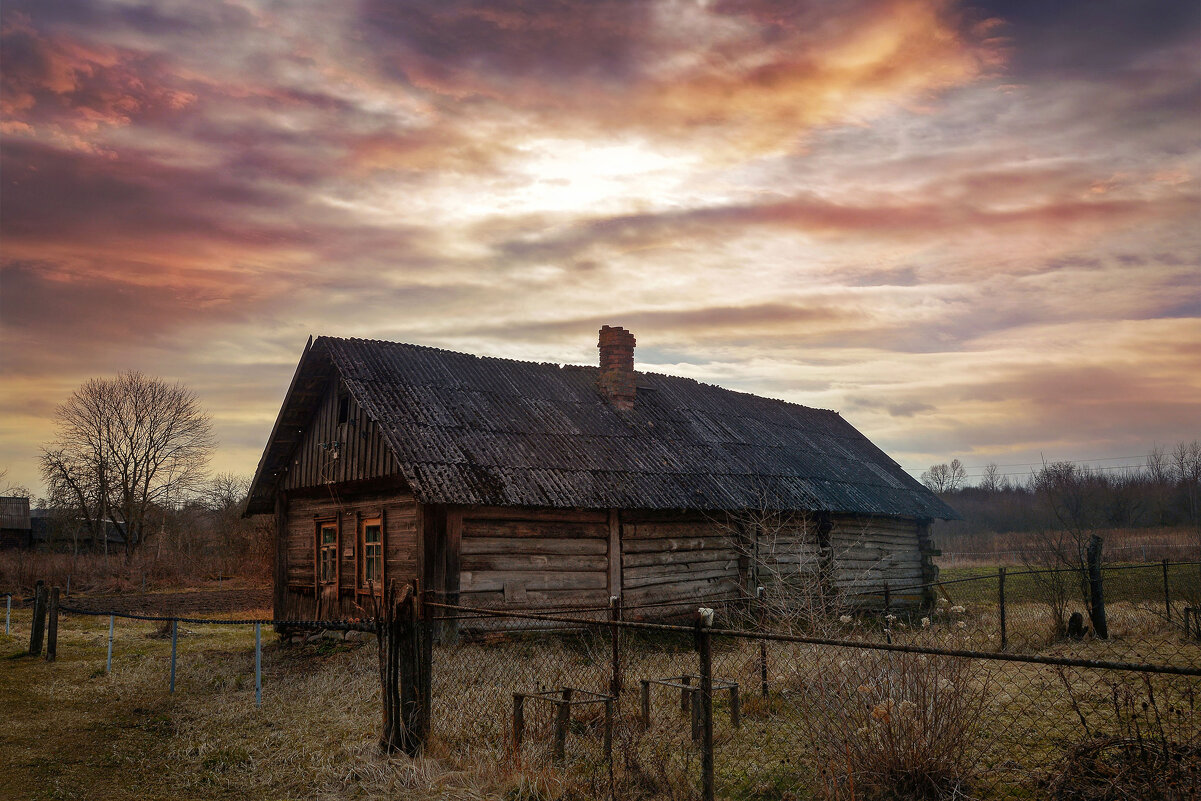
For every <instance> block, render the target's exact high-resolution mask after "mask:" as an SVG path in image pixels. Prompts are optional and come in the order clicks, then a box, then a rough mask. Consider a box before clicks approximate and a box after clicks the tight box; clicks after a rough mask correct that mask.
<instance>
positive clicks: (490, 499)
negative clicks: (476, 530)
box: [248, 337, 956, 518]
mask: <svg viewBox="0 0 1201 801" xmlns="http://www.w3.org/2000/svg"><path fill="white" fill-rule="evenodd" d="M306 374H311V375H312V376H313V378H321V377H324V376H327V375H331V374H338V375H340V376H341V378H342V380H343V381H344V382H345V384H346V386H347V388H348V389H349V391H350V393H351V395H353V397H354V399H355V401H356V402H357V403H358V404H359V405H361V406H362V407H363V409H364V410H365V411H366V412H367V413H368V414H369V415H370V416H371V418H372V419H373V420H375V421H376V423H377V424H379V426H380V427H381V429H382V431H383V434H384V436H385V438H386V440H387V442H388V444H389V445H390V446H391V448H392V450H393V451H394V453H395V455H396V458H397V461H398V462H399V463H400V466H401V471H402V472H403V474H404V478H405V480H406V481H407V482H408V483H409V485H410V487H411V488H412V490H413V492H414V494H415V495H416V496H417V498H418V500H420V501H422V502H423V503H453V504H467V505H490V506H546V507H582V508H601V509H604V508H614V507H615V508H640V509H706V510H719V509H741V508H758V507H762V506H769V507H772V508H777V509H808V510H813V511H830V512H851V513H859V514H881V515H896V516H904V517H915V518H954V517H956V514H955V512H954V511H953V510H952V509H951V508H950V507H948V506H947V505H946V504H944V503H943V502H942V501H940V500H939V499H938V498H937V497H936V496H935V495H934V494H933V493H931V492H930V491H929V490H927V489H926V488H925V487H924V486H922V485H921V484H920V483H919V482H917V481H916V480H914V479H913V477H911V476H910V475H909V474H907V473H906V472H905V471H904V470H902V469H901V467H900V466H899V465H898V464H897V463H896V462H894V461H893V460H892V459H890V458H888V456H887V455H886V454H885V453H884V452H883V451H881V450H880V449H879V448H877V447H876V446H875V445H873V444H872V443H871V442H870V441H869V440H868V439H867V438H866V437H864V436H863V435H862V434H860V433H859V432H858V431H856V430H855V428H854V427H853V426H851V425H850V424H849V423H848V422H847V421H846V420H844V419H843V418H842V417H841V416H839V415H838V414H837V413H836V412H832V411H826V410H822V409H811V408H808V407H805V406H800V405H798V404H794V403H787V402H785V401H780V400H772V399H769V398H763V397H759V396H757V395H750V394H747V393H743V392H734V391H732V390H728V389H723V388H722V387H716V386H712V385H709V384H702V383H700V382H697V381H694V380H692V379H689V378H678V377H674V376H666V375H660V374H656V373H637V387H638V389H637V400H636V402H635V404H634V408H633V409H632V410H629V411H619V410H617V409H614V408H613V407H612V406H611V405H610V404H609V403H608V402H607V401H606V400H605V399H604V397H603V396H602V395H601V394H600V392H599V391H598V390H597V388H596V379H597V374H598V368H596V367H580V366H560V365H557V364H538V363H534V362H521V361H514V360H510V359H497V358H488V357H480V356H473V355H471V354H467V353H456V352H452V351H446V350H439V349H436V348H428V347H421V346H417V345H406V344H400V343H395V342H381V341H374V340H362V339H337V338H333V337H319V338H318V339H317V340H316V341H315V342H313V344H312V347H311V349H306V352H305V356H304V358H303V359H302V361H301V364H300V366H299V367H298V370H297V377H296V379H294V381H293V389H292V390H289V397H291V396H292V394H293V392H294V391H296V387H297V384H298V382H299V383H301V384H304V380H305V377H306ZM310 385H311V382H310ZM304 397H305V398H309V399H311V398H315V397H316V395H315V394H314V393H313V392H311V391H309V392H306V393H305V394H304ZM291 406H292V407H293V408H290V406H289V401H288V400H285V404H284V409H283V410H282V411H281V412H280V418H281V420H283V419H285V418H286V419H287V420H289V421H295V420H298V419H303V418H304V416H305V415H304V412H305V410H304V409H300V408H295V406H296V404H295V403H293V404H291ZM289 425H292V423H289ZM276 428H277V432H273V440H274V439H275V433H278V431H279V430H280V429H281V428H282V427H281V426H280V424H279V423H277V426H276ZM296 439H297V438H296V437H295V436H294V435H293V436H289V437H287V442H278V443H273V442H269V443H268V449H267V452H265V453H264V456H263V462H262V463H260V465H259V474H258V475H256V477H255V482H254V484H255V485H254V487H253V488H252V500H251V504H250V508H248V513H255V512H268V511H271V508H272V493H273V491H274V486H273V483H274V482H273V479H271V478H270V467H271V465H272V464H280V465H282V464H286V463H287V459H288V458H290V453H291V452H290V450H288V449H289V448H292V447H295V441H296ZM273 445H274V447H273Z"/></svg>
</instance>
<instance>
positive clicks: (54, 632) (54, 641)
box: [46, 587, 62, 662]
mask: <svg viewBox="0 0 1201 801" xmlns="http://www.w3.org/2000/svg"><path fill="white" fill-rule="evenodd" d="M61 596H62V590H60V589H59V588H58V587H54V588H52V589H51V590H50V615H49V622H48V625H47V627H46V661H47V662H53V661H54V660H55V658H57V657H58V602H59V600H60V598H61Z"/></svg>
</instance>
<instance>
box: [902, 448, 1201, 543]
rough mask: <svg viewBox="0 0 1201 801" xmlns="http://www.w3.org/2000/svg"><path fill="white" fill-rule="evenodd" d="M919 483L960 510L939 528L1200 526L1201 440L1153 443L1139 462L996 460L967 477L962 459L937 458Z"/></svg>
mask: <svg viewBox="0 0 1201 801" xmlns="http://www.w3.org/2000/svg"><path fill="white" fill-rule="evenodd" d="M921 480H922V483H923V484H925V485H926V486H927V487H929V488H930V489H931V490H932V491H934V492H935V493H937V494H938V495H939V496H940V497H941V498H943V500H945V501H946V502H947V503H949V504H950V505H951V507H952V508H954V509H955V510H956V511H958V512H959V513H960V514H961V515H962V516H963V520H960V521H953V522H951V523H948V524H947V525H946V526H945V527H944V526H942V525H941V524H940V528H941V529H942V530H943V531H944V532H945V533H946V534H947V535H949V536H954V535H956V534H981V533H1007V532H1042V531H1048V530H1054V529H1063V528H1065V527H1070V528H1073V529H1080V530H1096V529H1103V528H1144V527H1146V528H1150V527H1162V526H1170V527H1188V528H1193V529H1195V530H1196V529H1199V528H1201V517H1199V514H1198V513H1199V502H1201V442H1199V441H1197V440H1194V441H1192V442H1178V443H1176V445H1174V446H1173V447H1171V448H1165V447H1158V446H1157V447H1155V448H1153V449H1152V450H1151V451H1150V453H1148V454H1147V457H1146V459H1145V461H1144V463H1143V464H1142V465H1137V466H1132V467H1123V468H1121V469H1118V470H1105V469H1098V468H1095V467H1089V466H1088V465H1085V464H1079V463H1076V462H1070V461H1054V462H1045V463H1044V464H1042V465H1041V466H1040V467H1037V468H1035V469H1034V470H1032V471H1031V472H1030V474H1029V475H1028V476H1025V477H1014V476H1008V475H1002V474H1001V471H1000V468H999V467H998V465H996V464H990V465H988V466H987V467H985V468H984V473H983V475H982V476H981V478H980V482H979V483H978V484H977V485H974V486H968V485H967V471H966V469H965V468H964V467H963V465H962V464H961V463H960V462H959V460H958V459H955V460H953V461H951V462H949V463H945V464H938V465H933V466H931V467H930V469H929V470H927V471H925V472H924V473H922V476H921Z"/></svg>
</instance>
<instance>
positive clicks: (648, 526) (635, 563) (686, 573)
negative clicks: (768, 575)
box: [621, 512, 743, 617]
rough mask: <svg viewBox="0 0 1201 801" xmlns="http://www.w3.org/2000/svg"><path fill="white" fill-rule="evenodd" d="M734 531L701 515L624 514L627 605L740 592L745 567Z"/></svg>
mask: <svg viewBox="0 0 1201 801" xmlns="http://www.w3.org/2000/svg"><path fill="white" fill-rule="evenodd" d="M730 534H731V530H730V528H729V527H728V526H725V525H722V524H719V523H718V522H716V521H713V520H709V519H706V518H705V517H702V516H699V515H688V514H682V513H649V512H648V513H641V514H639V513H627V512H623V513H622V515H621V574H622V585H623V592H622V601H623V603H624V604H625V605H626V606H639V605H642V604H658V603H665V604H666V603H668V602H671V601H681V602H685V603H690V602H692V601H695V600H699V599H701V598H707V597H714V596H729V595H736V594H738V592H739V587H740V584H741V583H742V581H743V579H742V572H743V571H742V566H741V565H740V559H739V557H740V551H739V548H738V546H737V543H736V542H735V541H734V539H733V538H732V537H731V536H730ZM663 608H664V609H669V610H671V609H674V607H670V606H665V607H663ZM676 611H678V610H676ZM649 616H654V615H653V614H651V613H649V610H647V611H646V612H641V613H638V614H634V615H631V617H649Z"/></svg>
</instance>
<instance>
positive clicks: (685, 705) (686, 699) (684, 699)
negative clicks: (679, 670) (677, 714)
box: [680, 676, 692, 712]
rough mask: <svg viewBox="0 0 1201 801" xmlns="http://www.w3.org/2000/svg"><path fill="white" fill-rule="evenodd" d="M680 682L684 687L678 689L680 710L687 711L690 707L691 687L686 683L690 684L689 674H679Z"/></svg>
mask: <svg viewBox="0 0 1201 801" xmlns="http://www.w3.org/2000/svg"><path fill="white" fill-rule="evenodd" d="M680 683H681V684H683V685H685V687H684V688H683V689H682V690H680V711H681V712H687V711H688V710H689V709H691V708H692V688H691V687H688V686H687V685H689V684H692V677H691V676H681V677H680Z"/></svg>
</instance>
